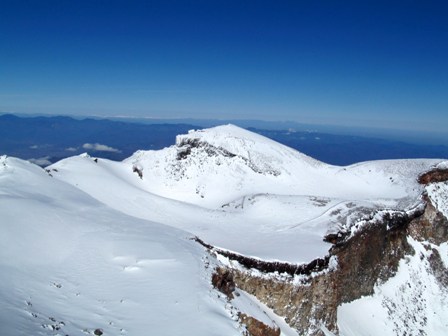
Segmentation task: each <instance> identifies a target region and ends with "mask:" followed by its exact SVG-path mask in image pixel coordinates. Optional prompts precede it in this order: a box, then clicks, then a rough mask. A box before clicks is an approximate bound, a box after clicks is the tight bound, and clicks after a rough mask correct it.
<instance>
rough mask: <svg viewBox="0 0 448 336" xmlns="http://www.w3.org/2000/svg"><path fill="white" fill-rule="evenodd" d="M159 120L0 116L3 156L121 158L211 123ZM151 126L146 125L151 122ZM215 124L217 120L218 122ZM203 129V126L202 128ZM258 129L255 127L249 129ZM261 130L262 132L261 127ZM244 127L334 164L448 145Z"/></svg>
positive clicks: (432, 152) (446, 153)
mask: <svg viewBox="0 0 448 336" xmlns="http://www.w3.org/2000/svg"><path fill="white" fill-rule="evenodd" d="M188 121H189V122H191V124H186V123H173V121H172V120H171V121H166V123H163V120H155V121H154V124H147V123H137V122H130V121H117V120H108V119H91V118H87V119H74V118H71V117H63V116H55V117H19V116H16V115H12V114H4V115H0V153H1V154H8V155H11V156H16V157H19V158H22V159H27V160H31V161H33V162H35V163H37V164H40V165H42V166H45V165H48V164H50V163H54V162H57V161H59V160H60V159H63V158H66V157H69V156H72V155H76V154H81V153H84V152H88V153H89V154H91V155H93V156H99V157H104V158H108V159H112V160H123V159H125V158H127V157H129V156H131V155H132V154H133V153H134V152H135V151H137V150H139V149H148V150H150V149H153V150H157V149H162V148H164V147H168V146H170V145H173V144H174V142H175V137H176V135H177V134H182V133H186V132H187V131H188V130H190V129H201V128H203V127H205V126H209V124H210V123H212V121H208V123H206V124H204V122H203V121H198V123H199V124H200V125H195V124H194V120H193V119H191V120H188ZM147 122H148V121H147ZM214 123H215V124H217V123H219V121H216V120H215V121H214ZM204 125H205V126H204ZM251 125H254V126H255V127H251ZM260 126H261V127H263V129H261V128H260ZM268 126H269V123H268V122H264V123H260V122H256V121H254V122H253V123H250V121H247V122H245V123H244V127H245V128H247V129H249V130H251V131H252V132H255V133H259V134H262V135H264V136H266V137H269V138H271V139H273V140H275V141H277V142H280V143H282V144H285V145H287V146H289V147H291V148H294V149H297V150H299V151H301V152H302V153H304V154H307V155H310V156H312V157H314V158H316V159H318V160H320V161H323V162H326V163H329V164H334V165H349V164H353V163H356V162H362V161H369V160H378V159H402V158H447V157H448V146H443V145H432V144H425V143H421V144H414V143H406V142H400V141H396V140H390V139H380V138H373V137H364V136H355V135H341V134H331V133H326V132H315V131H297V130H293V129H279V128H280V127H282V126H284V127H286V124H283V123H274V124H273V127H271V129H268Z"/></svg>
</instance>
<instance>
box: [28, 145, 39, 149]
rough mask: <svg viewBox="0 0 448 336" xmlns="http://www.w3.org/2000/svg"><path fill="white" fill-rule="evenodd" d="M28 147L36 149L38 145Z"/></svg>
mask: <svg viewBox="0 0 448 336" xmlns="http://www.w3.org/2000/svg"><path fill="white" fill-rule="evenodd" d="M30 148H31V149H38V148H39V146H38V145H32V146H30Z"/></svg>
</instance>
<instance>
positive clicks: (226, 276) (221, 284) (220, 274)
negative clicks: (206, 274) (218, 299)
mask: <svg viewBox="0 0 448 336" xmlns="http://www.w3.org/2000/svg"><path fill="white" fill-rule="evenodd" d="M212 284H213V286H214V287H215V288H216V289H217V290H219V291H220V292H221V293H223V294H225V295H227V297H228V298H229V299H233V291H234V290H235V282H234V281H233V274H232V273H231V272H230V271H229V270H228V269H225V268H222V267H219V268H217V269H216V270H215V273H213V275H212Z"/></svg>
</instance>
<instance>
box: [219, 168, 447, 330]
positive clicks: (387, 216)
mask: <svg viewBox="0 0 448 336" xmlns="http://www.w3.org/2000/svg"><path fill="white" fill-rule="evenodd" d="M442 175H443V177H444V178H446V179H448V174H447V175H444V173H443V174H440V171H435V172H434V173H433V174H431V173H427V174H426V175H425V176H426V177H425V178H423V179H422V178H420V181H421V182H422V183H423V182H424V183H426V182H427V181H437V183H446V182H441V179H442V177H441V176H442ZM422 202H423V203H422V204H421V205H420V207H417V208H416V209H415V210H414V211H411V212H409V211H408V212H404V211H383V212H380V213H379V214H376V215H374V216H372V217H371V218H370V220H367V221H364V222H363V223H361V225H360V226H359V228H357V229H355V230H353V229H352V231H351V233H348V232H344V233H342V234H340V235H339V238H338V239H336V238H335V237H333V240H334V241H333V242H334V245H333V247H332V248H331V250H330V251H329V255H328V256H327V257H326V258H325V259H319V260H324V261H326V262H325V263H324V264H322V265H321V267H319V268H316V269H313V270H312V271H311V272H306V273H305V272H302V273H300V272H298V273H295V274H294V273H293V274H291V273H289V274H288V272H286V273H285V265H283V264H280V267H279V269H278V272H274V273H273V272H272V271H275V270H273V269H272V267H274V268H275V265H274V266H273V265H268V264H270V263H266V265H263V262H262V261H259V260H254V261H253V262H252V263H251V262H250V261H248V260H246V259H249V260H250V258H247V257H238V256H236V255H232V254H228V255H225V254H223V255H224V256H225V257H226V258H228V259H229V260H234V261H236V262H238V263H237V265H238V266H237V267H229V272H230V273H231V274H232V277H233V280H234V282H235V284H236V286H237V287H239V288H241V289H243V290H244V291H247V292H248V293H250V294H253V295H255V296H256V297H257V298H258V299H259V300H260V301H262V302H263V303H265V304H266V305H267V306H269V307H271V308H272V309H273V310H274V311H275V312H276V313H277V314H278V315H280V316H284V317H285V318H286V322H287V323H288V324H289V325H290V326H292V327H293V328H295V329H296V330H297V331H298V332H299V334H300V335H324V332H323V329H325V328H326V329H328V330H329V331H331V332H333V333H335V334H339V330H338V320H337V316H338V307H339V306H340V305H341V304H344V303H349V302H352V301H354V300H357V299H359V298H361V297H364V296H370V295H372V294H374V291H375V286H378V285H381V284H383V283H385V282H386V281H387V280H389V279H391V278H393V277H394V276H395V275H396V273H397V269H398V267H399V264H400V261H401V260H403V258H405V257H407V256H413V255H414V254H415V251H414V248H413V247H412V246H411V244H410V241H409V240H410V239H411V240H415V241H418V242H421V243H422V245H423V246H424V248H425V249H426V250H427V251H428V254H425V255H423V254H421V253H420V254H421V255H420V260H421V263H426V264H428V265H429V266H428V267H427V269H428V272H430V273H431V274H432V275H433V276H434V277H435V279H436V281H437V282H438V284H439V285H440V290H441V291H444V290H445V289H446V288H447V287H448V270H447V268H446V266H447V265H446V264H444V262H443V258H442V257H441V255H440V252H439V250H438V249H437V246H438V245H440V244H442V243H445V242H447V241H448V220H447V218H446V217H445V216H444V215H443V213H442V212H440V211H439V209H438V208H437V207H436V206H435V205H434V204H433V203H432V202H431V199H430V197H428V196H427V195H424V196H423V197H422ZM215 252H217V253H220V251H216V250H215ZM335 261H337V265H336V263H335ZM229 264H230V265H232V263H229ZM271 264H272V263H271ZM233 265H235V263H233ZM303 267H305V268H306V265H305V266H302V268H303ZM290 268H291V269H297V267H296V266H291V267H290ZM268 269H269V271H270V272H267V271H266V270H268ZM286 269H287V268H286ZM425 269H426V268H425ZM280 273H282V274H281V275H280ZM418 283H419V284H420V286H421V287H422V288H423V286H424V284H422V283H421V282H418ZM410 286H411V285H410V284H409V287H410ZM400 290H401V291H405V292H406V290H407V288H401V289H400ZM420 292H421V291H420ZM420 292H419V293H420ZM409 295H414V296H415V295H417V294H415V293H411V294H409ZM419 295H421V293H420V294H419ZM418 300H419V298H418V297H415V298H414V301H418ZM385 304H386V306H388V307H389V308H390V309H389V313H390V314H391V315H393V314H394V311H395V310H398V311H406V314H405V315H406V316H408V317H409V316H413V315H415V314H416V313H412V312H410V311H407V310H412V309H413V308H415V307H406V306H403V307H397V305H400V304H403V302H402V303H400V302H389V303H388V302H386V303H385ZM419 309H420V308H419ZM420 315H422V316H421V319H420V320H419V321H417V320H416V318H415V317H414V320H415V321H416V322H415V324H416V325H417V324H418V323H419V324H418V325H417V327H418V328H420V327H421V329H419V331H418V332H417V334H420V335H426V334H427V333H426V332H425V329H424V328H425V326H426V323H427V317H426V316H424V312H420ZM391 318H392V319H393V318H394V317H391ZM397 318H398V317H397ZM417 322H418V323H417ZM404 323H405V324H406V323H408V322H406V321H404ZM409 323H411V324H412V323H414V322H409ZM395 325H396V328H395V329H394V330H395V332H396V334H397V335H400V334H402V333H403V330H400V328H399V323H398V322H397V323H395ZM416 330H417V329H416ZM407 334H409V335H413V332H408V333H407Z"/></svg>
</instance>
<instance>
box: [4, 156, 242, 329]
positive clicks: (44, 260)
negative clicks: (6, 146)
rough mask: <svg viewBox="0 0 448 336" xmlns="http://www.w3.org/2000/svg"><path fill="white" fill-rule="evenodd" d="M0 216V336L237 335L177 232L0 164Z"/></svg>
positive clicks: (192, 249) (30, 169)
mask: <svg viewBox="0 0 448 336" xmlns="http://www.w3.org/2000/svg"><path fill="white" fill-rule="evenodd" d="M0 217H1V220H0V229H1V235H0V300H1V302H2V304H1V305H0V334H1V335H5V336H9V335H84V334H86V335H93V334H94V331H95V330H96V329H101V330H102V331H103V332H104V334H105V335H148V334H153V335H180V334H188V335H240V334H241V331H240V330H239V326H238V324H237V322H235V321H234V320H233V319H231V318H230V311H229V309H228V308H226V302H225V300H224V299H222V298H219V295H218V294H217V292H216V291H215V290H213V289H212V287H211V284H210V272H211V268H212V266H210V267H209V268H208V269H207V268H206V267H205V266H206V265H207V264H208V263H209V262H208V261H207V260H206V259H207V255H206V253H205V252H204V251H203V249H202V248H201V247H200V246H198V245H197V244H195V243H194V242H193V241H191V240H189V239H188V238H189V237H190V234H188V233H187V232H184V231H181V230H178V229H174V228H171V227H168V226H165V225H162V224H157V223H154V222H148V221H144V220H140V219H137V218H135V217H130V216H127V215H125V214H123V213H120V212H118V211H116V210H113V209H111V208H109V207H107V206H105V205H104V204H101V203H99V202H98V201H96V200H95V199H93V198H91V197H90V196H88V195H87V194H85V193H84V192H82V191H80V190H79V189H77V188H74V187H73V186H71V185H69V184H66V183H64V182H61V181H58V180H56V179H54V178H52V177H50V176H49V175H48V174H47V173H46V172H45V171H43V170H42V169H41V168H39V167H37V166H35V165H33V164H30V163H28V162H25V161H21V160H18V159H14V158H6V157H5V156H3V157H0ZM204 321H206V323H204Z"/></svg>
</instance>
